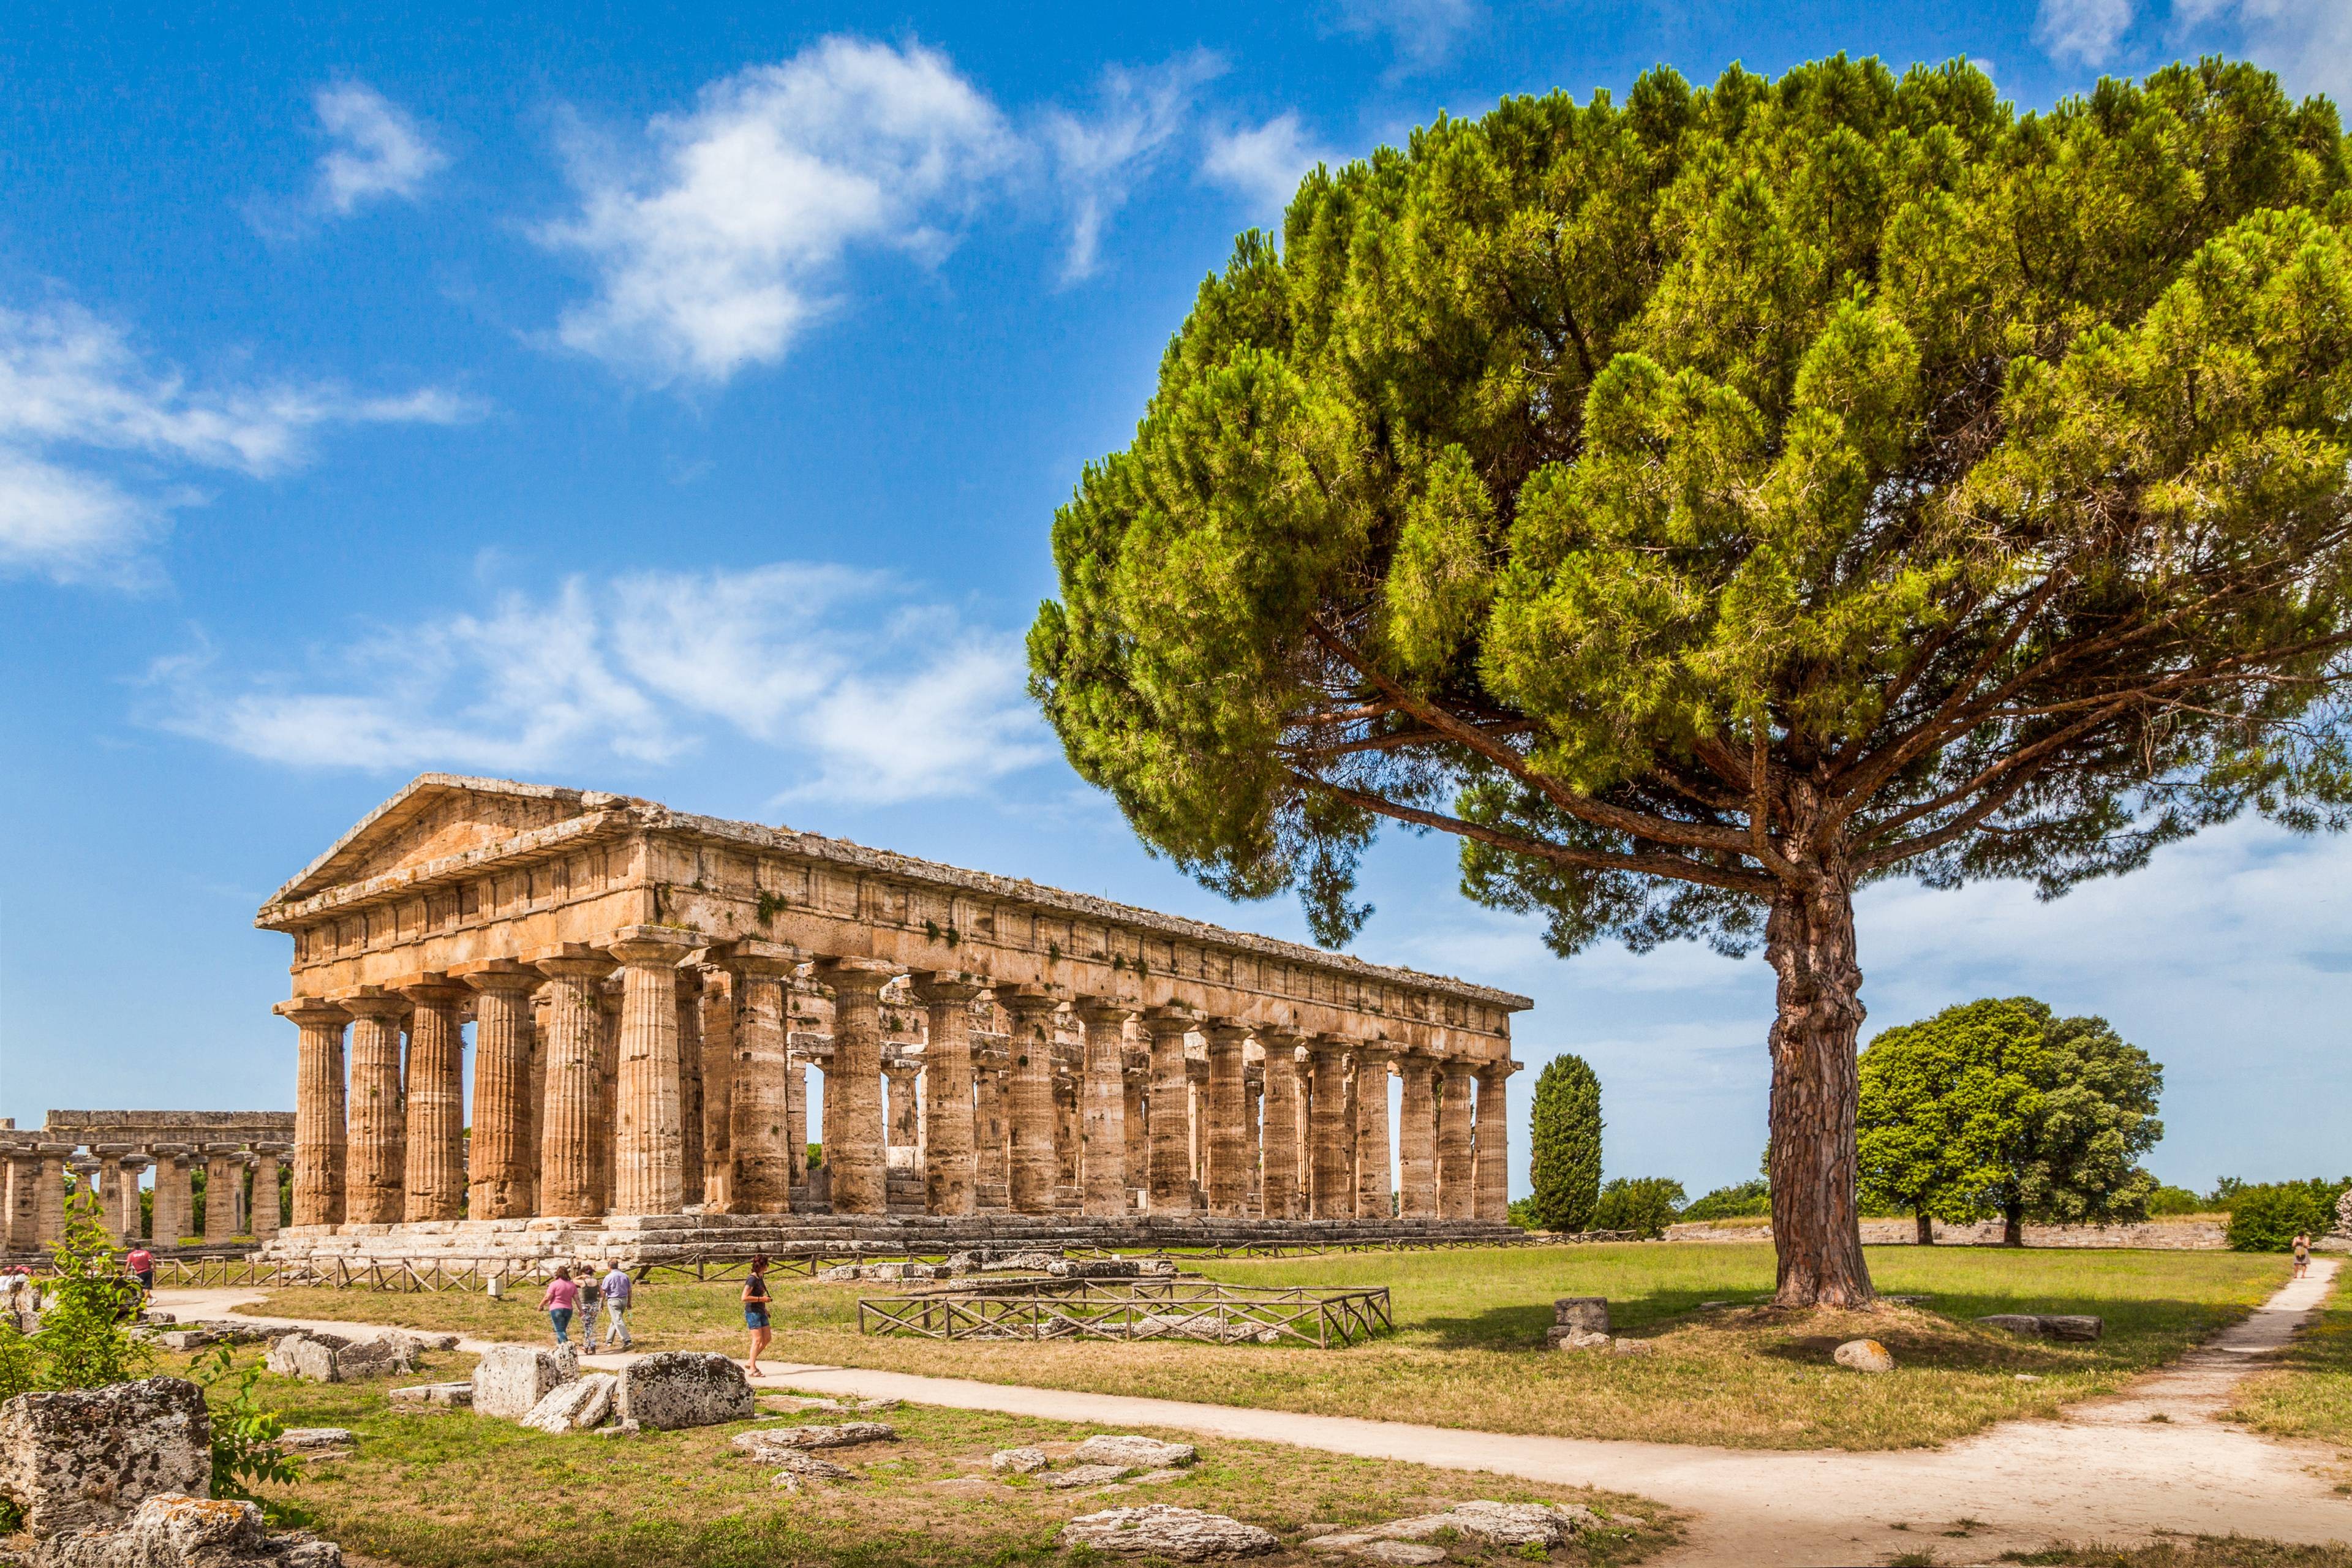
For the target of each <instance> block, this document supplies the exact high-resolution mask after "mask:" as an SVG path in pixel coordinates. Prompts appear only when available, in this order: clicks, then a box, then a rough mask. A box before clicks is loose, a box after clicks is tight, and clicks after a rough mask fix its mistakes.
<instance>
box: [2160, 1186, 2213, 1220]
mask: <svg viewBox="0 0 2352 1568" xmlns="http://www.w3.org/2000/svg"><path fill="white" fill-rule="evenodd" d="M2210 1208H2211V1205H2209V1204H2208V1203H2206V1201H2205V1200H2204V1199H2203V1198H2200V1197H2199V1196H2198V1195H2197V1194H2195V1193H2192V1192H2190V1191H2189V1189H2188V1188H2187V1187H2158V1188H2157V1189H2156V1191H2154V1192H2152V1193H2150V1194H2148V1196H2147V1212H2148V1213H2149V1214H2150V1215H2156V1216H2158V1217H2159V1218H2160V1217H2162V1216H2163V1215H2174V1214H2205V1213H2207V1212H2209V1211H2210Z"/></svg>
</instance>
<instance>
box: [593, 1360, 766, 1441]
mask: <svg viewBox="0 0 2352 1568" xmlns="http://www.w3.org/2000/svg"><path fill="white" fill-rule="evenodd" d="M620 1410H621V1419H622V1420H624V1421H635V1423H637V1425H639V1426H652V1427H656V1428H658V1429H660V1430H663V1431H671V1430H675V1429H676V1428H677V1427H681V1426H718V1425H719V1423H720V1422H723V1421H749V1420H750V1419H751V1417H752V1416H753V1415H756V1414H757V1413H758V1410H757V1406H756V1405H755V1404H754V1402H753V1400H752V1397H751V1381H750V1380H749V1379H748V1378H746V1377H745V1376H744V1375H743V1369H742V1368H741V1367H740V1366H737V1365H736V1364H735V1363H734V1362H733V1361H732V1360H731V1359H730V1358H729V1357H726V1356H723V1355H720V1354H719V1353H718V1352H715V1351H656V1352H654V1353H653V1354H651V1355H648V1356H641V1357H639V1358H638V1359H637V1360H635V1361H634V1362H632V1363H629V1365H628V1367H627V1369H626V1370H625V1371H624V1372H623V1373H621V1400H620Z"/></svg>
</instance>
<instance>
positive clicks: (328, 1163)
mask: <svg viewBox="0 0 2352 1568" xmlns="http://www.w3.org/2000/svg"><path fill="white" fill-rule="evenodd" d="M275 1011H276V1012H277V1013H278V1016H281V1017H283V1018H285V1019H287V1020H288V1021H289V1022H290V1023H291V1024H293V1026H295V1028H296V1029H297V1030H299V1043H298V1044H297V1045H296V1046H295V1047H294V1049H295V1057H294V1223H295V1224H296V1225H298V1226H329V1225H341V1224H342V1223H343V1179H344V1174H345V1164H346V1162H347V1161H348V1159H349V1154H348V1152H347V1146H346V1142H345V1133H344V1129H343V1029H344V1026H346V1025H348V1024H350V1022H351V1021H352V1016H351V1015H350V1014H349V1013H346V1012H344V1011H343V1010H342V1009H341V1007H334V1006H330V1005H327V1004H326V1003H324V1002H316V1001H297V1002H280V1003H278V1005H277V1007H276V1009H275Z"/></svg>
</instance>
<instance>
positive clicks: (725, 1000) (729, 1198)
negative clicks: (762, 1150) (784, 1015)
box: [687, 964, 742, 1214]
mask: <svg viewBox="0 0 2352 1568" xmlns="http://www.w3.org/2000/svg"><path fill="white" fill-rule="evenodd" d="M698 1007H699V1009H700V1016H698V1018H697V1019H696V1031H697V1033H698V1035H699V1036H700V1037H701V1039H702V1206H703V1209H704V1211H705V1212H707V1213H709V1214H739V1213H740V1212H742V1211H740V1210H739V1209H738V1208H736V1206H735V981H734V976H732V975H730V973H728V972H727V971H726V970H725V969H723V968H721V967H719V965H717V964H709V965H706V966H705V967H704V969H703V971H702V996H701V999H700V1001H699V1002H698ZM687 1195H688V1197H691V1196H693V1194H690V1193H689V1194H687Z"/></svg>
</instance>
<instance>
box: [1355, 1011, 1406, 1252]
mask: <svg viewBox="0 0 2352 1568" xmlns="http://www.w3.org/2000/svg"><path fill="white" fill-rule="evenodd" d="M1394 1057H1395V1053H1394V1052H1392V1051H1390V1050H1388V1049H1386V1048H1385V1047H1381V1046H1378V1045H1372V1044H1365V1045H1360V1046H1358V1047H1356V1217H1357V1218H1358V1219H1377V1220H1383V1221H1384V1220H1387V1219H1388V1218H1390V1217H1391V1215H1394V1214H1395V1212H1396V1210H1395V1208H1394V1206H1393V1205H1392V1202H1391V1198H1390V1195H1389V1193H1390V1189H1389V1180H1390V1175H1391V1165H1390V1163H1389V1161H1390V1153H1389V1063H1390V1062H1391V1060H1393V1059H1394Z"/></svg>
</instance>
